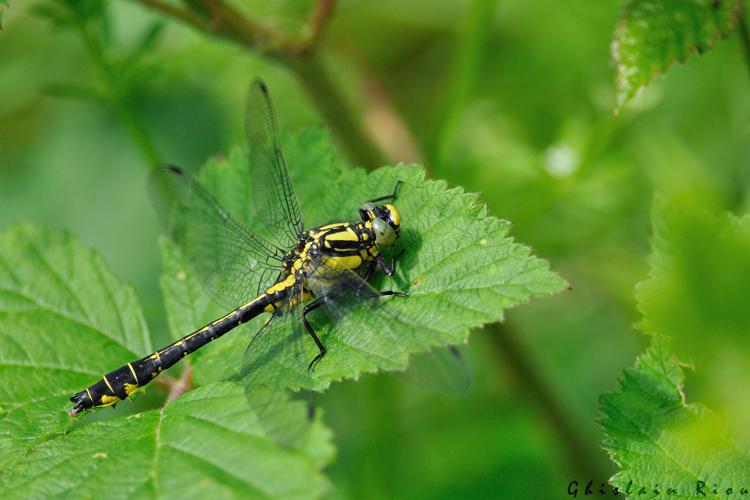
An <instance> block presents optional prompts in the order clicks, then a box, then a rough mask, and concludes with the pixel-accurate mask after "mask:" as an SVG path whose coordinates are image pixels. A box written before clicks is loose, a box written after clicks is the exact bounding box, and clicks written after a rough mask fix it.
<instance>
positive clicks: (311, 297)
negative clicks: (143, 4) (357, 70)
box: [69, 80, 407, 417]
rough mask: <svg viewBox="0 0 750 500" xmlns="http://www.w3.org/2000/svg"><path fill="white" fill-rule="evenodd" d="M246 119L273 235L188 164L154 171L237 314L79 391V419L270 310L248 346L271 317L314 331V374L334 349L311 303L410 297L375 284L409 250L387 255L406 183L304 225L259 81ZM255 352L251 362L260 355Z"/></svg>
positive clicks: (181, 235)
mask: <svg viewBox="0 0 750 500" xmlns="http://www.w3.org/2000/svg"><path fill="white" fill-rule="evenodd" d="M245 117H246V120H245V135H246V139H247V141H248V144H249V148H250V153H249V173H250V177H251V179H250V180H251V181H252V182H251V195H252V203H253V205H254V215H255V217H256V218H257V219H259V221H262V223H263V225H264V226H265V229H266V232H267V233H268V236H266V235H265V233H264V234H261V232H260V231H255V230H252V229H250V228H249V227H247V226H246V225H244V224H242V223H241V222H239V221H238V220H237V219H235V218H234V217H232V216H231V215H230V214H229V212H228V211H227V210H225V209H224V208H223V207H222V206H221V205H220V204H219V202H218V201H217V200H216V199H215V198H214V197H213V196H212V195H211V194H210V192H209V191H208V190H207V189H206V188H205V187H203V186H202V185H201V184H200V183H199V182H198V181H197V180H196V179H194V178H193V177H192V176H191V175H190V174H189V173H188V172H186V171H185V170H183V169H182V168H180V167H177V166H174V165H169V166H166V167H163V168H159V169H157V170H155V172H154V174H153V175H152V179H151V187H152V194H153V195H154V196H153V197H154V201H155V204H156V205H157V211H158V212H160V214H161V215H162V216H163V218H164V219H165V221H166V223H167V227H168V229H169V233H170V235H171V236H172V237H173V239H175V240H176V242H177V243H178V244H179V246H180V247H181V249H182V251H183V254H184V255H185V257H186V259H187V261H188V264H189V267H190V269H191V270H192V271H193V272H195V274H196V276H197V277H198V279H199V281H201V282H202V284H203V286H204V288H205V289H206V290H207V291H208V292H209V294H210V295H211V296H212V297H214V298H215V299H216V300H217V302H219V303H222V304H226V305H228V308H231V309H232V310H231V312H229V313H228V314H226V315H224V316H222V317H220V318H218V319H216V320H214V321H211V322H210V323H208V324H206V325H205V326H203V327H201V328H199V329H197V330H195V331H193V332H191V333H189V334H187V335H185V336H184V337H182V338H180V339H178V340H176V341H175V342H172V343H171V344H169V345H167V346H166V347H163V348H162V349H159V350H157V351H154V352H153V353H151V354H148V355H146V356H144V357H142V358H140V359H137V360H134V361H131V362H128V363H126V364H125V365H123V366H121V367H119V368H117V369H116V370H114V371H111V372H109V373H107V374H105V375H103V376H102V377H101V379H99V380H98V381H96V382H94V383H93V384H91V385H90V386H88V387H86V388H85V389H83V390H82V391H80V392H78V393H76V394H74V395H72V396H71V397H70V401H71V402H72V403H73V408H72V409H71V410H70V411H69V415H70V416H71V417H74V416H76V415H78V414H80V413H82V412H85V411H87V410H91V409H94V408H100V407H107V406H113V405H115V404H117V403H118V402H119V401H122V400H124V399H126V398H127V397H128V396H129V395H130V394H131V393H133V391H135V390H136V389H138V388H140V387H143V386H145V385H146V384H148V383H149V382H151V381H152V380H154V379H155V378H156V377H157V376H158V375H159V374H160V373H161V372H162V371H164V370H166V369H168V368H170V367H172V366H174V365H175V364H177V363H178V362H179V361H180V360H181V359H182V358H184V357H185V356H187V355H189V354H191V353H194V352H195V351H197V350H198V349H200V348H201V347H203V346H205V345H207V344H208V343H210V342H212V341H214V340H216V339H218V338H220V337H222V336H223V335H224V334H226V333H227V332H229V331H231V330H233V329H235V328H237V327H238V326H239V325H241V324H243V323H247V322H248V321H250V320H252V319H253V318H255V317H257V316H260V315H261V314H265V313H268V314H270V317H269V318H268V320H267V321H266V322H265V324H264V325H263V326H262V327H261V329H260V331H259V332H258V333H256V335H255V336H254V338H253V340H252V341H251V343H250V346H249V347H248V352H250V353H252V345H253V342H255V340H256V339H258V338H261V337H262V335H263V333H264V332H267V331H268V330H269V328H270V325H271V324H272V323H273V322H276V321H279V320H281V321H282V322H283V324H284V325H289V329H291V330H293V332H294V335H295V336H296V337H298V338H303V337H304V334H307V336H308V337H309V340H311V341H312V342H313V343H314V344H315V347H317V354H316V355H315V356H314V357H313V359H311V360H310V361H309V364H308V368H307V369H308V373H311V372H312V371H313V370H314V368H315V366H316V364H317V363H319V362H320V361H321V360H322V359H323V358H324V356H325V355H326V352H327V350H326V346H325V344H324V343H323V342H322V341H321V339H320V337H319V336H318V334H317V333H316V331H315V329H314V328H313V325H312V323H311V321H310V320H309V318H308V315H310V313H311V312H312V311H314V310H316V309H318V308H320V307H321V306H323V308H324V309H328V310H332V311H334V312H335V311H336V306H335V303H336V302H337V301H339V300H341V301H345V300H346V298H347V297H349V298H352V297H356V298H357V299H366V300H370V299H378V298H382V297H389V296H406V295H407V292H403V291H397V290H385V291H378V290H376V289H375V288H373V287H372V286H371V280H372V278H373V277H374V276H375V274H376V273H378V272H380V273H382V274H384V275H385V276H392V275H393V274H394V272H395V267H396V262H397V259H398V258H399V257H400V255H401V253H403V251H401V252H400V253H398V254H396V255H394V256H393V257H391V258H390V259H389V258H386V256H385V255H384V250H386V249H393V248H394V247H395V246H396V244H397V242H398V241H399V237H400V227H401V215H400V213H399V211H398V209H397V208H396V207H395V205H394V204H393V203H395V200H396V199H397V197H398V192H399V189H400V187H401V184H402V183H401V181H398V182H396V185H395V186H394V188H393V191H392V192H391V193H388V194H385V195H383V196H379V197H376V198H373V199H370V200H367V201H366V202H364V203H363V204H362V205H361V206H360V208H359V216H360V219H359V220H358V221H356V222H335V223H330V224H325V225H322V226H319V227H314V228H311V229H305V226H304V223H303V220H302V215H301V212H300V208H299V202H298V200H297V196H296V194H295V191H294V188H293V186H292V183H291V179H290V175H289V171H288V169H287V166H286V162H285V160H284V156H283V154H282V151H281V147H280V141H279V134H278V127H277V123H276V118H275V116H274V112H273V107H272V104H271V98H270V95H269V91H268V88H267V86H266V85H265V84H264V83H263V82H262V81H261V80H256V81H254V82H253V83H252V84H251V85H250V88H249V90H248V94H247V108H246V111H245ZM238 304H239V305H238ZM248 359H250V360H252V355H250V356H249V357H248ZM250 365H251V366H250V367H249V368H250V369H252V363H251V364H250Z"/></svg>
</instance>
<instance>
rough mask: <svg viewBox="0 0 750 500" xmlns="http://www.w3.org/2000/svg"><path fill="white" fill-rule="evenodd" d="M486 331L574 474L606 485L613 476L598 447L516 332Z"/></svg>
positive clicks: (494, 327)
mask: <svg viewBox="0 0 750 500" xmlns="http://www.w3.org/2000/svg"><path fill="white" fill-rule="evenodd" d="M485 330H486V331H487V332H488V333H489V334H490V335H491V337H492V340H491V341H492V346H493V347H494V349H495V351H496V353H497V354H498V355H499V356H501V357H502V358H503V360H504V361H505V363H506V366H508V368H509V369H510V370H511V371H512V373H513V375H515V377H516V378H517V379H518V380H519V382H520V383H521V384H522V385H523V387H524V389H525V390H526V391H528V393H529V396H531V397H532V398H533V399H534V400H536V402H537V403H538V404H539V405H540V406H541V408H542V410H543V412H542V415H543V416H544V418H545V419H546V420H547V422H548V424H549V426H550V427H551V428H552V429H554V431H555V432H556V434H557V435H558V436H559V437H560V440H561V441H562V447H563V449H564V452H565V454H566V455H567V458H568V462H569V463H568V465H569V467H570V468H571V472H574V473H576V474H579V475H580V477H582V478H586V479H592V480H594V482H596V481H601V482H605V481H606V480H607V479H608V478H609V476H610V474H608V473H607V471H606V470H604V469H603V467H602V465H601V460H600V459H599V457H598V456H597V454H596V450H598V447H594V446H588V445H587V443H586V442H585V441H583V440H582V439H581V437H580V433H579V432H578V431H577V430H576V427H575V425H574V424H573V423H572V422H571V421H570V419H569V418H568V416H567V414H566V413H565V411H564V410H563V408H562V406H561V405H560V402H559V401H558V400H557V398H556V397H555V396H554V392H553V391H552V389H551V388H550V387H548V385H547V384H546V383H545V382H544V380H543V379H542V377H540V376H539V375H538V370H536V369H535V368H534V367H533V366H532V363H531V360H530V359H529V356H528V355H527V354H526V353H525V352H524V349H523V347H522V346H521V345H520V344H519V342H518V340H517V339H516V335H515V332H514V331H513V330H512V329H510V328H509V327H508V325H507V324H504V325H501V324H499V323H493V324H491V325H488V326H487V327H485Z"/></svg>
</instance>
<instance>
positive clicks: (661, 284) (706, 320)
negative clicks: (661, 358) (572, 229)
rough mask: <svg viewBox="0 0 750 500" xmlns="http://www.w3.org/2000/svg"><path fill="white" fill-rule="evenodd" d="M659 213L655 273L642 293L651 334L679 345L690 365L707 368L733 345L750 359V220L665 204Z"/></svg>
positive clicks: (645, 323) (645, 321)
mask: <svg viewBox="0 0 750 500" xmlns="http://www.w3.org/2000/svg"><path fill="white" fill-rule="evenodd" d="M652 213H653V226H654V234H653V236H652V239H651V246H652V254H651V256H650V258H649V263H650V267H651V270H650V273H649V278H648V280H646V281H644V282H642V283H640V284H639V285H638V289H637V299H638V304H639V306H640V309H641V311H642V313H643V318H644V319H643V329H644V331H646V332H649V333H654V334H659V335H664V336H667V337H670V338H672V339H674V345H673V349H676V352H677V353H678V354H679V355H680V357H681V358H683V359H684V360H686V361H691V362H694V361H701V360H702V361H704V362H705V361H706V358H707V357H710V356H711V355H715V354H716V351H717V350H720V349H723V348H726V347H728V346H731V347H732V348H734V349H737V348H739V349H742V350H743V351H744V352H748V348H749V347H750V345H748V343H747V340H748V333H750V318H749V317H748V315H747V301H746V300H745V298H746V297H748V294H750V283H748V280H747V275H748V273H750V216H747V215H746V216H744V217H737V216H735V215H732V214H729V213H727V214H722V215H718V216H717V215H714V214H712V213H711V212H710V211H708V210H706V209H705V208H702V207H699V206H696V205H695V204H693V203H690V202H679V201H673V202H667V201H666V200H665V199H664V198H662V197H659V198H657V199H656V201H655V203H654V208H653V211H652ZM707 334H710V339H711V340H710V342H707V341H706V335H707Z"/></svg>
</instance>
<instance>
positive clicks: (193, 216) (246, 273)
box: [150, 166, 283, 309]
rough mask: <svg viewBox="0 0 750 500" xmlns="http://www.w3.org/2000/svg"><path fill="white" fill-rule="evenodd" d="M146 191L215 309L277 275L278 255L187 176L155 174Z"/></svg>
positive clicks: (173, 171)
mask: <svg viewBox="0 0 750 500" xmlns="http://www.w3.org/2000/svg"><path fill="white" fill-rule="evenodd" d="M150 190H151V195H152V198H153V201H154V204H155V206H156V209H157V211H158V212H159V214H160V215H161V216H162V218H163V219H164V222H165V223H166V226H167V229H168V232H169V234H170V236H171V237H172V239H173V240H174V241H175V242H177V243H178V244H179V246H180V247H181V249H182V252H183V255H184V257H185V259H186V260H187V262H188V265H189V266H190V269H191V270H192V271H193V272H195V274H196V275H197V276H198V279H199V280H200V282H201V283H202V284H203V286H204V288H205V289H206V291H207V292H208V294H209V295H210V296H211V297H212V298H213V299H214V300H215V301H216V302H218V303H219V304H221V305H222V306H224V307H227V308H232V309H234V308H236V307H238V306H240V305H242V304H244V303H245V302H247V301H248V300H250V299H252V298H255V297H256V296H258V295H259V294H260V293H261V292H262V291H263V290H265V289H266V288H267V287H268V286H270V285H271V284H273V283H274V281H275V280H276V278H277V277H278V276H279V273H280V271H281V269H282V267H281V257H282V256H283V251H282V250H281V249H279V248H277V247H276V246H274V245H273V244H271V243H270V242H269V241H268V240H266V239H265V238H263V237H261V236H260V235H258V234H256V233H254V232H252V231H250V230H249V229H248V228H247V227H246V226H244V225H243V224H241V223H239V222H238V221H237V220H235V219H234V218H233V217H232V216H231V215H229V213H227V211H226V210H224V208H222V207H221V205H220V204H219V203H218V202H217V201H216V199H214V197H213V196H212V195H211V194H210V193H209V192H208V191H207V190H206V189H205V188H204V187H203V186H201V185H200V183H198V182H197V181H196V180H195V179H194V178H193V177H192V176H191V175H190V174H188V173H187V172H185V171H184V170H182V169H180V168H179V167H175V166H168V167H164V168H159V169H156V170H154V172H153V173H152V174H151V179H150Z"/></svg>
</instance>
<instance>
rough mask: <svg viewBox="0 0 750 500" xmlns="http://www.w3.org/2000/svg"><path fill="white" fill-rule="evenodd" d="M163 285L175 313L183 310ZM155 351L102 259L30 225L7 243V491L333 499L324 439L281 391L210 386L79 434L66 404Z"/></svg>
mask: <svg viewBox="0 0 750 500" xmlns="http://www.w3.org/2000/svg"><path fill="white" fill-rule="evenodd" d="M168 250H169V249H168V247H166V246H165V250H164V251H165V254H168ZM169 262H171V260H170V261H169ZM172 271H173V269H172V268H169V269H167V270H166V271H165V277H166V276H169V273H170V272H172ZM177 278H178V279H179V276H177ZM165 280H166V278H163V279H162V284H163V286H165V292H166V294H167V296H168V297H169V299H168V303H172V302H173V303H174V306H173V307H171V309H172V310H173V311H175V310H176V309H177V306H178V305H182V306H185V307H189V306H190V304H191V302H190V300H189V298H187V299H184V300H187V301H188V302H187V303H180V302H179V300H180V297H179V293H178V292H179V290H175V288H174V286H172V287H170V286H166V282H165ZM203 300H205V298H204V299H203ZM170 301H171V302H170ZM198 310H199V308H198V309H196V311H198ZM181 313H182V314H183V315H191V314H194V311H193V310H191V309H189V308H187V309H182V310H181ZM195 314H197V312H195ZM176 320H177V319H176V318H175V317H171V318H170V324H172V325H173V328H175V329H177V328H184V326H183V324H176V323H175V321H176ZM194 320H195V318H193V317H187V318H185V320H184V321H185V322H186V323H184V324H185V325H187V324H188V323H187V322H188V321H194ZM151 350H152V348H151V345H150V342H149V336H148V330H147V328H146V325H145V322H144V320H143V316H142V313H141V309H140V306H139V305H138V302H137V300H136V298H135V294H134V293H133V290H132V289H131V288H130V287H127V286H124V285H122V284H121V283H120V282H119V281H118V280H117V279H116V278H115V277H114V276H112V274H111V273H110V272H109V270H108V269H107V268H106V266H105V265H104V264H103V262H102V259H101V257H100V256H99V255H98V254H97V253H95V252H91V251H90V250H88V249H86V248H85V247H83V246H82V245H81V244H80V243H79V242H78V241H76V240H75V239H73V238H72V237H70V236H69V235H67V234H59V233H56V232H53V231H49V230H43V229H38V228H35V227H30V226H20V227H14V228H12V229H10V230H9V231H6V232H5V233H2V234H0V379H1V380H2V381H3V384H2V386H0V408H1V409H0V491H3V492H4V493H5V494H6V495H10V496H11V497H13V498H28V497H48V496H56V495H61V496H71V497H80V496H82V495H87V494H88V495H90V494H95V493H96V492H99V491H101V492H104V491H106V492H107V495H109V496H115V497H132V496H136V497H139V498H140V497H147V498H177V497H206V496H209V497H212V498H213V497H215V496H229V497H238V496H240V497H269V496H270V497H286V498H294V497H315V496H320V495H321V494H322V493H323V492H324V491H325V490H326V489H327V488H328V485H327V481H326V479H325V477H324V476H323V475H322V474H321V472H320V469H321V468H322V467H323V465H324V464H326V463H328V462H329V461H330V460H331V457H332V455H333V448H332V446H331V444H330V433H329V431H328V430H327V429H325V428H324V427H323V425H322V422H321V416H320V415H318V417H317V418H316V419H315V420H313V421H310V420H309V419H308V416H307V408H306V405H305V404H304V403H301V402H293V401H288V400H287V398H286V395H285V394H284V393H283V392H279V391H276V392H272V393H263V392H261V391H254V392H252V393H248V394H246V391H245V388H244V387H243V386H241V385H238V384H235V383H229V382H221V383H214V384H208V385H205V386H203V387H201V388H199V389H197V390H194V391H191V392H189V393H187V394H185V395H183V396H182V397H181V398H179V399H177V400H176V401H175V402H173V403H170V404H167V405H165V406H164V408H162V409H161V410H150V411H145V412H143V413H139V414H137V415H132V416H129V417H115V418H111V419H108V420H106V421H98V422H93V423H89V424H88V425H82V426H78V427H76V426H75V425H74V424H75V423H76V422H80V420H81V419H76V420H71V419H70V418H69V417H68V416H67V415H66V410H68V409H69V408H70V402H69V401H68V396H69V395H70V394H72V393H74V392H77V391H79V390H80V389H81V388H83V387H85V386H87V385H88V384H90V383H92V382H94V381H95V380H96V379H97V378H99V377H100V376H101V374H102V373H105V372H107V371H110V370H112V369H114V368H117V367H118V366H121V365H122V364H124V363H125V362H127V361H129V360H131V359H134V358H138V357H140V356H142V355H144V354H146V353H148V352H150V351H151Z"/></svg>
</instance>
